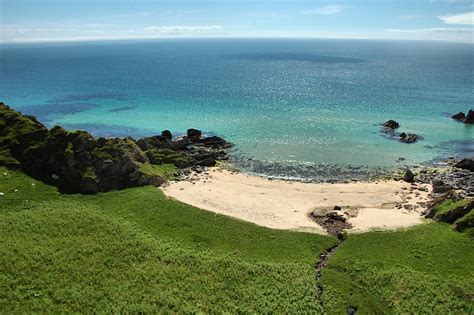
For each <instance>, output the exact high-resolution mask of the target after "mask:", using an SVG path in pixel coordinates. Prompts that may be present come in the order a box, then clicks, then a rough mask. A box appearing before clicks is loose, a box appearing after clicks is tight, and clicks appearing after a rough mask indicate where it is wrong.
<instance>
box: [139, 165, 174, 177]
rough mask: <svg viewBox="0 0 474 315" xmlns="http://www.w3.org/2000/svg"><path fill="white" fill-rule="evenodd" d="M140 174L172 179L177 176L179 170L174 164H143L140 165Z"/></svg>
mask: <svg viewBox="0 0 474 315" xmlns="http://www.w3.org/2000/svg"><path fill="white" fill-rule="evenodd" d="M139 170H140V172H141V173H143V174H145V175H148V176H160V177H164V178H168V179H171V178H173V177H174V176H175V173H176V171H177V170H178V169H177V168H176V166H174V164H161V165H154V164H150V163H143V164H141V165H140V169H139Z"/></svg>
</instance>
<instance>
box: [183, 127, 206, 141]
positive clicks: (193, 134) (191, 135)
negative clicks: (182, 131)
mask: <svg viewBox="0 0 474 315" xmlns="http://www.w3.org/2000/svg"><path fill="white" fill-rule="evenodd" d="M186 135H187V137H188V139H189V140H190V141H197V140H199V139H201V136H202V132H201V130H197V129H192V128H191V129H188V131H187V132H186Z"/></svg>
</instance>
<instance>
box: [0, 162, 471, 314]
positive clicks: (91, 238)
mask: <svg viewBox="0 0 474 315" xmlns="http://www.w3.org/2000/svg"><path fill="white" fill-rule="evenodd" d="M4 173H5V174H6V175H4ZM0 192H3V193H4V194H5V195H4V196H0V237H1V239H2V242H1V243H0V313H18V312H23V313H24V312H31V311H34V312H48V311H49V312H51V311H55V312H60V311H64V312H92V311H97V312H120V311H124V312H156V311H164V310H166V311H171V312H196V311H203V312H217V311H228V312H245V313H251V312H278V313H283V312H291V313H303V312H304V313H308V312H312V313H319V312H321V311H322V310H321V308H320V301H318V300H317V298H316V296H317V294H316V286H315V272H314V263H315V261H316V260H317V259H318V256H319V254H320V253H321V252H322V251H323V250H324V249H325V248H328V247H330V246H332V245H334V244H335V240H334V239H333V238H330V237H325V236H320V235H314V234H308V233H297V232H288V231H278V230H271V229H267V228H263V227H258V226H255V225H253V224H249V223H245V222H242V221H238V220H234V219H231V218H228V217H225V216H222V215H216V214H213V213H209V212H206V211H203V210H199V209H196V208H193V207H191V206H187V205H184V204H182V203H180V202H177V201H173V200H169V199H167V198H166V197H165V196H164V195H163V194H162V193H161V192H160V191H159V190H158V189H156V188H154V187H141V188H134V189H127V190H122V191H113V192H108V193H101V194H97V195H88V196H84V195H60V194H59V193H58V192H57V191H56V189H55V188H53V187H51V186H47V185H44V184H43V183H41V182H38V181H35V180H33V179H31V178H29V177H27V176H25V175H24V174H22V173H20V172H13V171H9V170H6V169H4V168H0ZM473 261H474V247H473V242H472V238H470V237H469V233H459V232H456V231H453V230H452V227H451V226H449V225H445V224H443V223H431V224H424V225H421V226H418V227H414V228H411V229H407V230H401V231H395V232H371V233H365V234H359V235H350V236H349V237H348V239H347V240H346V241H345V242H344V243H343V244H342V245H341V246H340V247H339V249H338V250H337V252H336V253H335V254H334V256H332V257H331V259H330V261H329V264H328V266H327V267H326V268H325V269H324V270H323V273H322V284H323V288H324V293H323V302H324V311H325V312H326V313H329V314H332V313H344V312H345V310H346V306H347V305H351V306H355V307H357V309H358V310H359V311H361V313H374V312H379V313H382V312H384V313H385V312H387V313H390V312H397V313H400V312H416V313H431V312H432V311H434V312H435V313H446V312H448V311H451V312H455V313H469V312H471V313H472V312H473V311H474V307H473V302H472V301H473V300H472V299H473V296H474V282H473V280H472V279H474V272H473V270H474V268H472V267H473V263H472V262H473Z"/></svg>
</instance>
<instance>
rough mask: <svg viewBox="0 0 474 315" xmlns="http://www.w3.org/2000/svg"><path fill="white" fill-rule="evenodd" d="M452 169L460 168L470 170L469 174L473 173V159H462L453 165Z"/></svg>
mask: <svg viewBox="0 0 474 315" xmlns="http://www.w3.org/2000/svg"><path fill="white" fill-rule="evenodd" d="M454 167H457V168H462V169H465V170H470V171H471V172H474V159H473V158H471V159H469V158H468V159H463V160H461V161H459V162H457V163H456V164H454Z"/></svg>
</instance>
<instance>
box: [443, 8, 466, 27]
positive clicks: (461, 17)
mask: <svg viewBox="0 0 474 315" xmlns="http://www.w3.org/2000/svg"><path fill="white" fill-rule="evenodd" d="M438 19H440V20H441V21H443V22H444V23H446V24H462V25H474V11H471V12H464V13H459V14H448V15H440V16H438Z"/></svg>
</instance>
